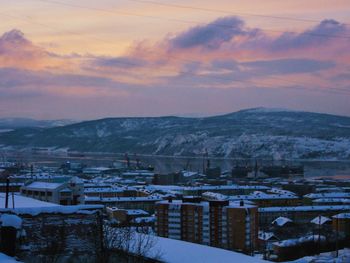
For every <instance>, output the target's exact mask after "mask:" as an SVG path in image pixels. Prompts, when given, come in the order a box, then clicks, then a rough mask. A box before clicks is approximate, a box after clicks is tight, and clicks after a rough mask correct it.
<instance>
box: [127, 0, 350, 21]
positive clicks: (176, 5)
mask: <svg viewBox="0 0 350 263" xmlns="http://www.w3.org/2000/svg"><path fill="white" fill-rule="evenodd" d="M126 1H130V2H137V3H142V4H152V5H159V6H168V7H173V8H180V9H192V10H198V11H204V12H210V13H221V14H226V15H238V16H252V17H261V18H267V19H277V20H288V21H298V22H307V23H321V22H322V21H321V20H315V19H309V18H295V17H286V16H272V15H264V14H253V13H246V12H238V11H225V10H220V9H211V8H205V7H198V6H189V5H178V4H171V3H160V2H158V1H150V0H126ZM343 24H344V25H350V24H348V23H343Z"/></svg>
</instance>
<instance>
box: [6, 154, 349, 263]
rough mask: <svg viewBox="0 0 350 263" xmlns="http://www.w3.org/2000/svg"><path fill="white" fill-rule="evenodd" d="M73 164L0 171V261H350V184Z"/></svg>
mask: <svg viewBox="0 0 350 263" xmlns="http://www.w3.org/2000/svg"><path fill="white" fill-rule="evenodd" d="M70 157H71V156H70ZM75 157H76V158H75V159H73V160H70V161H64V162H61V159H60V160H59V161H57V162H51V163H50V165H43V164H41V165H38V164H35V165H34V164H32V163H26V162H23V160H22V163H19V162H16V161H15V160H10V161H3V162H2V163H1V165H0V167H1V168H0V175H1V184H0V197H1V200H2V201H1V204H0V205H1V209H0V213H1V222H2V225H1V244H0V245H1V252H2V253H4V254H6V255H8V256H11V257H15V258H16V259H18V260H20V261H24V262H67V261H69V262H114V261H111V260H117V262H190V260H196V262H235V260H242V262H264V261H272V262H286V261H288V262H290V261H293V260H296V261H295V262H297V260H298V259H300V258H303V257H308V256H313V257H314V258H315V259H317V258H319V259H320V260H321V259H322V258H338V259H339V260H343V261H337V262H346V261H347V260H350V257H349V247H350V181H349V180H346V179H332V178H330V177H328V178H313V177H306V176H305V174H304V167H303V166H302V165H295V164H293V165H292V164H289V163H286V164H283V165H282V164H279V165H272V164H268V165H264V163H268V162H263V161H258V160H250V161H246V162H245V163H244V165H243V164H242V165H235V166H233V167H232V168H231V169H230V170H229V171H222V170H221V167H217V166H213V165H212V162H211V160H210V158H209V156H208V155H207V154H206V155H203V158H202V160H201V162H202V167H201V169H200V170H198V171H194V170H189V169H188V168H189V165H188V162H187V164H186V166H187V167H183V169H180V170H178V171H172V172H169V173H158V172H157V167H153V166H150V165H148V164H144V163H143V162H142V161H141V160H140V158H139V157H136V159H134V158H133V157H130V156H129V155H128V154H125V156H124V159H123V160H119V161H117V162H112V161H111V162H110V164H109V165H104V166H97V165H91V164H90V165H87V164H86V163H84V158H79V157H83V155H75ZM67 158H68V157H67ZM104 163H106V162H104ZM316 262H317V261H316Z"/></svg>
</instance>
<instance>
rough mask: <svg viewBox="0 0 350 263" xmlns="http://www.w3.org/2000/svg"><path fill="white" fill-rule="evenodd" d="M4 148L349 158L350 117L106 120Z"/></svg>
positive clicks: (40, 131)
mask: <svg viewBox="0 0 350 263" xmlns="http://www.w3.org/2000/svg"><path fill="white" fill-rule="evenodd" d="M0 145H1V147H2V148H4V147H6V148H7V147H11V148H13V147H16V148H28V147H55V148H67V149H70V150H74V151H89V152H120V153H122V152H131V153H134V152H135V153H140V154H141V153H147V154H158V155H202V154H203V153H204V152H205V149H207V151H208V153H209V155H215V156H220V157H235V158H274V159H335V160H336V159H337V160H341V159H350V118H349V117H343V116H335V115H328V114H320V113H310V112H297V111H287V110H279V109H265V108H257V109H249V110H242V111H238V112H235V113H230V114H226V115H222V116H215V117H206V118H182V117H157V118H155V117H152V118H151V117H150V118H108V119H101V120H94V121H86V122H81V123H76V124H71V125H67V126H62V127H54V128H37V127H34V128H21V129H16V130H14V131H10V132H4V133H0Z"/></svg>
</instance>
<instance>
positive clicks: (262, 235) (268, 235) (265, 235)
mask: <svg viewBox="0 0 350 263" xmlns="http://www.w3.org/2000/svg"><path fill="white" fill-rule="evenodd" d="M258 238H259V239H260V240H264V241H267V240H270V239H272V238H275V239H277V238H276V237H275V234H274V233H272V232H265V231H259V234H258Z"/></svg>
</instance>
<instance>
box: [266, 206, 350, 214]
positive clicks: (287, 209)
mask: <svg viewBox="0 0 350 263" xmlns="http://www.w3.org/2000/svg"><path fill="white" fill-rule="evenodd" d="M339 210H343V211H344V210H345V211H350V205H317V206H316V205H315V206H283V207H282V206H273V207H261V208H259V212H262V213H264V212H272V213H273V212H297V211H298V212H300V211H339Z"/></svg>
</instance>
